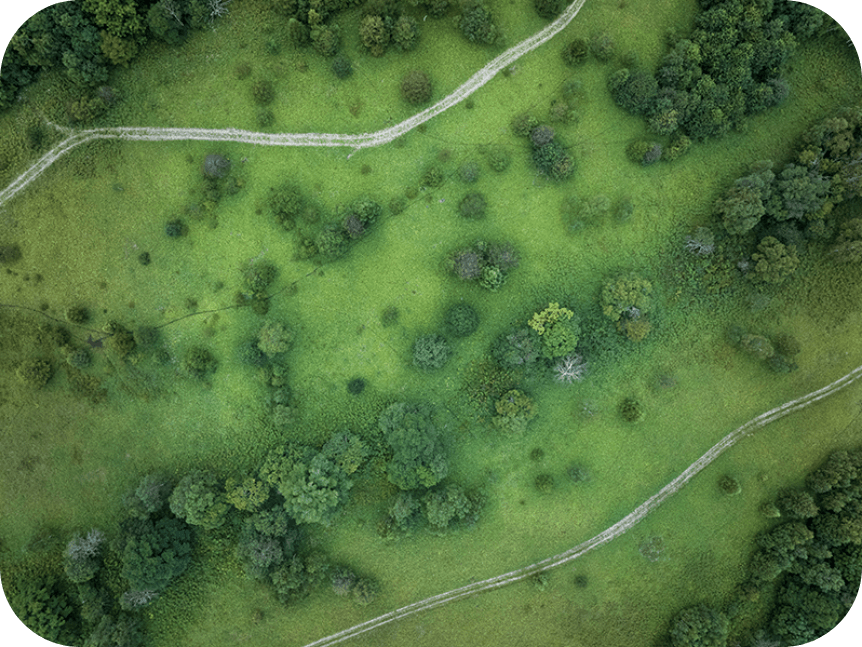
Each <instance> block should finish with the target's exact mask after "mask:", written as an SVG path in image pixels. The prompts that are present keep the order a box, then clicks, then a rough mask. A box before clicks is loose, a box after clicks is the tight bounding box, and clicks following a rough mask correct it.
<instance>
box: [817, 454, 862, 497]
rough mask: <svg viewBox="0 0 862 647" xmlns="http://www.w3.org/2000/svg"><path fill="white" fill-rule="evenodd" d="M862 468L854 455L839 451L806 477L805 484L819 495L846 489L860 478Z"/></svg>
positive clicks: (861, 463) (861, 464)
mask: <svg viewBox="0 0 862 647" xmlns="http://www.w3.org/2000/svg"><path fill="white" fill-rule="evenodd" d="M860 467H862V462H860V460H859V459H858V458H857V457H855V456H854V455H853V454H850V453H849V452H846V451H837V452H834V453H832V454H830V455H829V458H828V459H826V461H825V462H824V464H823V465H822V466H820V467H819V468H818V469H816V470H814V471H813V472H811V473H810V474H809V475H808V476H807V477H806V480H805V484H806V486H807V487H808V488H809V489H810V490H812V491H813V492H815V493H817V494H824V493H826V492H829V491H831V490H832V489H833V488H835V489H845V488H848V487H850V485H851V483H853V481H855V480H856V479H857V478H858V477H859V469H860Z"/></svg>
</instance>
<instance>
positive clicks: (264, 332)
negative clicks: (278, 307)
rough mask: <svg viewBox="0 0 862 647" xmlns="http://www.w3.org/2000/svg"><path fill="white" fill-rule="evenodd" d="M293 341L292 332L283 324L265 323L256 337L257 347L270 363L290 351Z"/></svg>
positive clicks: (275, 322)
mask: <svg viewBox="0 0 862 647" xmlns="http://www.w3.org/2000/svg"><path fill="white" fill-rule="evenodd" d="M293 339H294V335H293V332H292V331H291V330H290V329H288V328H287V327H286V326H285V325H284V324H282V323H280V322H278V321H267V322H266V323H265V324H264V325H263V327H262V328H261V329H260V332H259V333H258V335H257V347H258V348H259V349H260V350H261V352H262V353H263V354H264V355H266V357H267V359H269V360H270V361H272V360H273V359H275V358H277V357H279V356H281V355H282V354H283V353H286V352H287V351H289V350H290V347H291V346H292V345H293Z"/></svg>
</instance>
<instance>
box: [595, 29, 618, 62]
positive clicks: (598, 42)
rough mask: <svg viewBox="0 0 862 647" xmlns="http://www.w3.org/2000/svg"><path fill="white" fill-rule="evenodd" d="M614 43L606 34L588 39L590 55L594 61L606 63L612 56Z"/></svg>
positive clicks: (614, 47)
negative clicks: (593, 57)
mask: <svg viewBox="0 0 862 647" xmlns="http://www.w3.org/2000/svg"><path fill="white" fill-rule="evenodd" d="M615 50H616V43H614V41H613V39H612V38H611V37H610V35H609V34H608V33H607V32H602V33H600V34H596V35H595V36H593V37H592V38H591V39H590V53H591V54H592V55H593V56H595V57H596V60H598V61H601V62H602V63H607V62H608V61H609V60H611V58H613V56H614V51H615Z"/></svg>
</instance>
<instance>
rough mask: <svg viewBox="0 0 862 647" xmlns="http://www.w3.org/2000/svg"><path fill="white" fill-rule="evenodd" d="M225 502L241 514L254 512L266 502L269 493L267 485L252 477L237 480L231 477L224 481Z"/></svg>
mask: <svg viewBox="0 0 862 647" xmlns="http://www.w3.org/2000/svg"><path fill="white" fill-rule="evenodd" d="M224 489H225V501H227V502H228V503H229V504H230V505H232V506H233V507H234V508H236V509H237V510H240V511H241V512H256V511H257V510H259V509H260V507H261V506H262V505H264V504H265V503H266V502H267V501H268V500H269V496H270V493H271V489H270V485H269V483H266V482H265V481H262V480H259V479H257V478H255V477H254V476H246V477H244V478H241V479H240V478H238V477H235V476H232V477H230V478H228V479H227V480H226V481H225V484H224Z"/></svg>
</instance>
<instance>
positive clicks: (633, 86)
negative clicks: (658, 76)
mask: <svg viewBox="0 0 862 647" xmlns="http://www.w3.org/2000/svg"><path fill="white" fill-rule="evenodd" d="M608 90H610V93H611V96H612V97H613V99H614V101H615V102H616V104H617V105H618V106H620V107H621V108H622V109H623V110H626V111H628V112H630V113H632V114H634V115H646V114H650V113H652V112H653V110H654V108H655V105H656V97H657V93H658V83H657V82H656V80H655V77H654V76H653V75H652V74H650V73H649V72H646V71H644V70H642V69H634V70H629V69H628V68H622V69H620V70H617V71H616V72H614V73H613V74H612V75H611V76H610V77H608Z"/></svg>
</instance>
